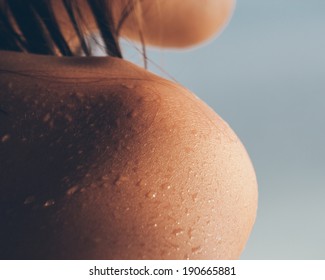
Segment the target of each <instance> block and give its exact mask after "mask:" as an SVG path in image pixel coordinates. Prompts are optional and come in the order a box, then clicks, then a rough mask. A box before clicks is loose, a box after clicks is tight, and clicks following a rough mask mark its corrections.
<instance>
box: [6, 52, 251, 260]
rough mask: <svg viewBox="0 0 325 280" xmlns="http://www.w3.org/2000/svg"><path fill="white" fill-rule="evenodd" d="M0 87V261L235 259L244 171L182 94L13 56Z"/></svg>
mask: <svg viewBox="0 0 325 280" xmlns="http://www.w3.org/2000/svg"><path fill="white" fill-rule="evenodd" d="M0 88H1V92H0V108H1V112H0V133H1V135H0V139H1V141H0V158H1V170H0V207H1V209H0V210H1V211H2V213H5V214H4V215H2V216H0V222H1V223H2V224H5V225H7V226H6V228H5V230H2V231H1V233H0V245H1V246H0V247H1V248H3V249H2V250H1V254H2V255H1V257H2V258H36V259H42V258H54V259H58V258H59V259H60V258H63V259H79V258H81V259H92V258H94V259H185V258H193V259H215V258H220V259H227V258H237V257H238V256H239V254H240V252H241V251H242V249H243V247H244V245H245V242H246V240H247V238H248V235H249V233H250V230H251V228H252V225H253V223H254V219H255V211H256V199H257V198H256V195H257V192H256V179H255V174H254V170H253V167H252V165H251V163H250V160H249V157H248V156H247V153H246V151H245V149H244V147H243V146H242V144H241V143H240V141H239V139H238V138H237V136H236V135H235V134H234V132H233V131H232V130H231V129H230V128H229V126H228V125H227V124H226V123H225V122H224V121H223V120H222V119H221V118H220V117H218V115H217V114H216V113H214V112H213V110H211V109H210V108H209V107H208V106H207V105H206V104H204V103H203V102H202V101H200V100H199V99H197V98H196V97H195V96H194V95H193V94H192V93H190V92H189V91H188V90H186V89H184V88H183V87H181V86H180V85H178V84H175V83H172V82H170V81H167V80H164V79H162V78H159V77H157V76H155V75H153V74H151V73H149V72H147V71H145V70H143V69H140V68H139V67H136V66H134V65H132V64H130V63H128V62H125V61H121V60H119V59H112V58H107V59H104V58H91V59H88V58H87V59H82V58H78V59H66V58H65V59H64V58H62V59H59V58H51V57H42V56H31V55H22V54H13V53H7V54H6V55H5V56H1V58H0ZM12 221H13V222H12ZM211 244H214V246H211Z"/></svg>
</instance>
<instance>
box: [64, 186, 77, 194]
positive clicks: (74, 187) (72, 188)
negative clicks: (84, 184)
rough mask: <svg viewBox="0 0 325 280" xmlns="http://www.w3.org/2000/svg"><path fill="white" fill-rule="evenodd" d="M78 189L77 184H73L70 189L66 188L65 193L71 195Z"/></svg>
mask: <svg viewBox="0 0 325 280" xmlns="http://www.w3.org/2000/svg"><path fill="white" fill-rule="evenodd" d="M78 190H79V187H78V186H73V187H71V188H70V189H68V190H67V192H66V194H67V195H73V194H75V193H76V192H77V191H78Z"/></svg>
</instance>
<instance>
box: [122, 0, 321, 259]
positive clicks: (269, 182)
mask: <svg viewBox="0 0 325 280" xmlns="http://www.w3.org/2000/svg"><path fill="white" fill-rule="evenodd" d="M324 52H325V1H324V0H309V1H305V0H304V1H302V0H272V1H261V0H241V1H238V2H237V8H236V10H235V13H234V16H233V18H232V20H231V22H230V24H229V25H228V27H227V28H226V29H225V31H224V32H223V33H222V35H221V36H219V38H218V39H217V40H214V41H212V42H210V43H209V44H206V45H204V46H202V47H201V48H195V49H193V50H191V51H185V52H184V51H182V52H175V51H166V50H165V51H149V57H150V58H151V59H152V60H153V61H155V63H156V64H158V65H160V66H161V67H162V68H163V69H164V70H165V71H166V72H167V73H169V74H170V75H171V76H173V77H174V78H175V79H176V80H177V81H178V82H180V83H181V84H183V85H184V86H186V87H187V88H189V89H190V90H191V91H193V92H195V93H196V94H197V95H198V96H199V97H200V98H201V99H203V100H204V101H205V102H206V103H208V104H209V105H210V106H211V107H212V108H213V109H214V110H215V111H216V112H217V113H218V114H219V115H220V116H221V117H222V118H224V119H225V120H226V121H227V122H228V123H229V124H230V126H231V127H232V128H233V129H234V130H235V132H236V133H237V134H238V136H239V137H240V138H241V140H242V142H243V143H244V145H245V146H246V148H247V150H248V152H249V154H250V156H251V159H252V161H253V164H254V166H255V169H256V173H257V177H258V182H259V208H258V215H257V221H256V224H255V227H254V229H253V232H252V235H251V237H250V240H249V242H248V244H247V246H246V249H245V251H244V253H243V255H242V259H325V53H324ZM128 53H129V57H131V59H133V60H134V61H140V60H139V59H138V57H137V56H134V54H132V52H129V51H128ZM150 69H151V70H153V71H155V72H157V73H159V71H158V70H157V69H155V67H150ZM160 74H161V72H160Z"/></svg>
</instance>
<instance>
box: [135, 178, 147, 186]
mask: <svg viewBox="0 0 325 280" xmlns="http://www.w3.org/2000/svg"><path fill="white" fill-rule="evenodd" d="M135 185H136V186H137V187H145V186H146V185H147V183H146V182H144V181H143V180H142V179H140V180H139V181H138V182H137V183H136V184H135Z"/></svg>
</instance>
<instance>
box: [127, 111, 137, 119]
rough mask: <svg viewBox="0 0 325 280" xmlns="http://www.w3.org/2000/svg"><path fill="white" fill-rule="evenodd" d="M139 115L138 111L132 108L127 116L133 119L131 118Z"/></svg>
mask: <svg viewBox="0 0 325 280" xmlns="http://www.w3.org/2000/svg"><path fill="white" fill-rule="evenodd" d="M137 115H138V112H137V111H136V110H132V111H130V112H128V113H127V115H126V116H127V117H128V118H129V119H131V118H135V117H136V116H137Z"/></svg>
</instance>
